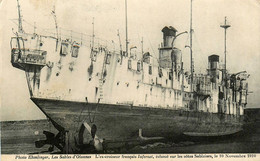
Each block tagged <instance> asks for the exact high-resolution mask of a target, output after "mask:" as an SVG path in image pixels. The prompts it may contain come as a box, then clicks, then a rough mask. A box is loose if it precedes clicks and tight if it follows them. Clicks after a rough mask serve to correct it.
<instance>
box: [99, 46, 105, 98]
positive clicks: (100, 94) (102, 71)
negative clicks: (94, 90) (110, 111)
mask: <svg viewBox="0 0 260 161" xmlns="http://www.w3.org/2000/svg"><path fill="white" fill-rule="evenodd" d="M106 57H107V50H105V54H104V60H103V65H102V70H101V75H100V79H99V87H98V90H99V99H103V96H104V95H103V85H104V72H105V70H106Z"/></svg>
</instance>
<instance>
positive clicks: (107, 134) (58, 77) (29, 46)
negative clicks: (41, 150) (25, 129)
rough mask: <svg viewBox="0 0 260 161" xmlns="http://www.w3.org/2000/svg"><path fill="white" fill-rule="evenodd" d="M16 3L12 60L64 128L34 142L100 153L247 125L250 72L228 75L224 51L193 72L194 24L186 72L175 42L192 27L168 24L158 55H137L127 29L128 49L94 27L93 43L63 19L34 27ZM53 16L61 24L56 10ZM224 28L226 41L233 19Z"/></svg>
mask: <svg viewBox="0 0 260 161" xmlns="http://www.w3.org/2000/svg"><path fill="white" fill-rule="evenodd" d="M17 2H18V16H19V19H18V22H19V23H18V31H17V32H16V33H15V35H14V37H12V38H11V63H12V65H13V67H15V68H18V69H20V70H23V71H25V74H26V79H27V84H28V89H29V92H30V98H31V100H32V101H33V102H34V103H35V104H36V105H37V106H38V108H39V109H40V110H41V111H42V112H43V113H44V114H45V115H46V117H47V118H48V119H49V120H50V121H51V122H52V124H53V125H54V127H55V128H56V129H57V130H58V134H56V135H55V134H53V133H51V132H47V131H44V133H45V135H46V137H47V139H46V140H44V141H38V142H36V147H41V146H43V145H45V144H51V147H50V148H49V150H50V151H51V150H53V148H54V146H55V147H57V148H58V149H60V150H62V151H63V152H64V153H76V152H79V151H81V150H82V148H84V147H86V146H85V145H93V147H95V149H96V150H98V151H99V150H106V149H109V148H114V147H118V146H122V145H127V144H129V142H136V141H140V142H146V141H150V140H160V139H175V138H177V137H178V136H180V135H183V134H185V135H189V136H222V135H230V134H234V133H237V132H239V131H241V130H242V126H243V111H244V108H245V107H246V104H247V94H248V83H247V78H248V76H249V75H248V74H247V72H240V73H228V71H227V69H226V57H225V63H224V68H221V67H220V63H219V56H218V55H210V56H209V57H208V64H209V66H208V69H207V73H206V74H195V73H194V66H193V64H194V62H193V61H192V60H193V58H192V52H193V50H192V30H193V29H192V23H191V25H190V45H189V46H186V47H188V48H190V52H191V62H190V64H191V66H190V72H185V71H184V69H183V62H182V52H181V50H180V49H178V48H176V47H175V46H174V41H175V40H176V38H177V37H178V36H180V35H182V34H185V33H187V32H181V33H178V31H177V30H176V29H175V28H174V27H172V26H169V27H168V26H165V27H164V28H163V29H162V33H163V43H162V44H161V46H160V48H159V50H158V57H159V61H157V60H154V57H152V55H151V54H150V53H149V52H143V50H142V53H141V54H140V55H141V57H140V58H139V57H138V56H137V55H136V54H134V53H131V50H130V52H129V49H128V38H127V34H126V49H125V50H124V49H122V45H121V44H120V50H118V51H117V50H114V48H110V47H109V46H106V45H102V44H100V43H95V41H94V40H95V38H94V33H93V37H92V40H91V43H89V41H84V37H83V38H81V39H77V38H74V37H73V36H71V37H66V36H65V35H61V34H60V33H59V32H58V26H57V23H55V25H56V31H57V32H56V35H55V36H48V35H40V34H37V33H35V32H34V33H28V32H26V31H24V29H23V25H22V22H23V21H22V19H21V12H20V5H19V0H17ZM191 13H192V12H191ZM53 15H54V18H55V22H56V15H55V10H54V11H53ZM126 20H127V19H126ZM191 20H192V14H191ZM126 22H127V21H126ZM191 22H192V21H191ZM126 24H127V23H126ZM221 27H222V28H224V30H225V44H226V30H227V28H229V27H230V25H228V24H227V23H226V20H225V24H224V25H222V26H221ZM126 33H127V28H126ZM119 40H120V36H119ZM225 55H226V48H225Z"/></svg>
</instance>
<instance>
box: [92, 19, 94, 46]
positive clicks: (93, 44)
mask: <svg viewBox="0 0 260 161" xmlns="http://www.w3.org/2000/svg"><path fill="white" fill-rule="evenodd" d="M94 20H95V19H94V17H93V20H92V26H93V29H92V30H93V34H92V49H94V45H95V44H94V41H95V26H94V25H95V24H94Z"/></svg>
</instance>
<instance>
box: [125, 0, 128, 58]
mask: <svg viewBox="0 0 260 161" xmlns="http://www.w3.org/2000/svg"><path fill="white" fill-rule="evenodd" d="M127 32H128V31H127V0H125V47H126V55H128V33H127Z"/></svg>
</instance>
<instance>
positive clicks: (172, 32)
mask: <svg viewBox="0 0 260 161" xmlns="http://www.w3.org/2000/svg"><path fill="white" fill-rule="evenodd" d="M162 32H163V47H172V46H171V44H172V40H173V38H174V37H175V36H176V32H177V30H176V29H175V28H174V27H172V26H169V27H168V26H165V27H164V28H163V29H162Z"/></svg>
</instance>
